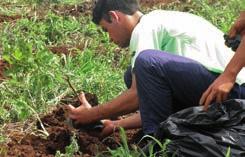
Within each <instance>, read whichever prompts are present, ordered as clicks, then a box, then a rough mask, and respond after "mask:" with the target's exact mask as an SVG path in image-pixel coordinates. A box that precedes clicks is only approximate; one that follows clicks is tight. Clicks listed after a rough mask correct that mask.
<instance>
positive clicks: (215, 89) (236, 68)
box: [200, 35, 245, 110]
mask: <svg viewBox="0 0 245 157" xmlns="http://www.w3.org/2000/svg"><path fill="white" fill-rule="evenodd" d="M244 66H245V35H244V36H243V37H242V41H241V43H240V45H239V47H238V49H237V51H236V53H235V55H234V56H233V57H232V59H231V61H230V62H229V64H228V65H227V66H226V68H225V71H224V72H223V73H222V74H220V76H219V77H218V78H217V79H216V80H215V81H214V82H213V83H212V84H211V85H210V86H209V87H208V89H207V90H206V91H205V92H204V93H203V95H202V97H201V99H200V104H202V105H204V110H207V108H208V105H209V104H210V103H211V102H212V101H215V102H217V103H220V102H222V101H224V100H226V99H227V96H228V94H229V92H230V91H231V89H232V88H233V86H234V83H235V81H236V76H237V75H238V73H239V72H240V70H241V69H242V68H243V67H244Z"/></svg>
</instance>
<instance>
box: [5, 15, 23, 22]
mask: <svg viewBox="0 0 245 157" xmlns="http://www.w3.org/2000/svg"><path fill="white" fill-rule="evenodd" d="M20 18H21V16H20V15H13V16H8V15H3V14H0V23H1V22H9V21H15V20H17V19H20Z"/></svg>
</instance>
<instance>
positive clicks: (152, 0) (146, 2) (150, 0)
mask: <svg viewBox="0 0 245 157" xmlns="http://www.w3.org/2000/svg"><path fill="white" fill-rule="evenodd" d="M173 1H176V0H139V3H140V5H141V6H143V7H152V6H154V5H158V4H166V3H169V2H173Z"/></svg>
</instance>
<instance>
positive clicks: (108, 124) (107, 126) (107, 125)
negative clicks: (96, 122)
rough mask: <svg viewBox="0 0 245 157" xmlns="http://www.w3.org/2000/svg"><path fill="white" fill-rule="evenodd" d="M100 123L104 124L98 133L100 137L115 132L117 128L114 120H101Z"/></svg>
mask: <svg viewBox="0 0 245 157" xmlns="http://www.w3.org/2000/svg"><path fill="white" fill-rule="evenodd" d="M102 123H103V125H104V128H103V130H102V132H101V133H100V137H107V136H109V135H111V134H112V133H113V132H115V131H116V129H117V126H116V123H115V121H111V120H103V121H102Z"/></svg>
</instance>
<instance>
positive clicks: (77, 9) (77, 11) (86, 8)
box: [52, 1, 93, 17]
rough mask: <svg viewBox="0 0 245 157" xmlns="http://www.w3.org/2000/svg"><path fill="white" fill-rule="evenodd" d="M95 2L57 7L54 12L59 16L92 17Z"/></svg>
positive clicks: (53, 9)
mask: <svg viewBox="0 0 245 157" xmlns="http://www.w3.org/2000/svg"><path fill="white" fill-rule="evenodd" d="M91 2H93V1H85V2H83V3H82V4H79V5H55V6H54V7H53V8H52V11H53V12H54V13H56V14H58V15H62V16H75V17H79V16H80V15H81V14H82V15H83V16H86V15H90V14H91V11H92V7H93V3H91Z"/></svg>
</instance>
